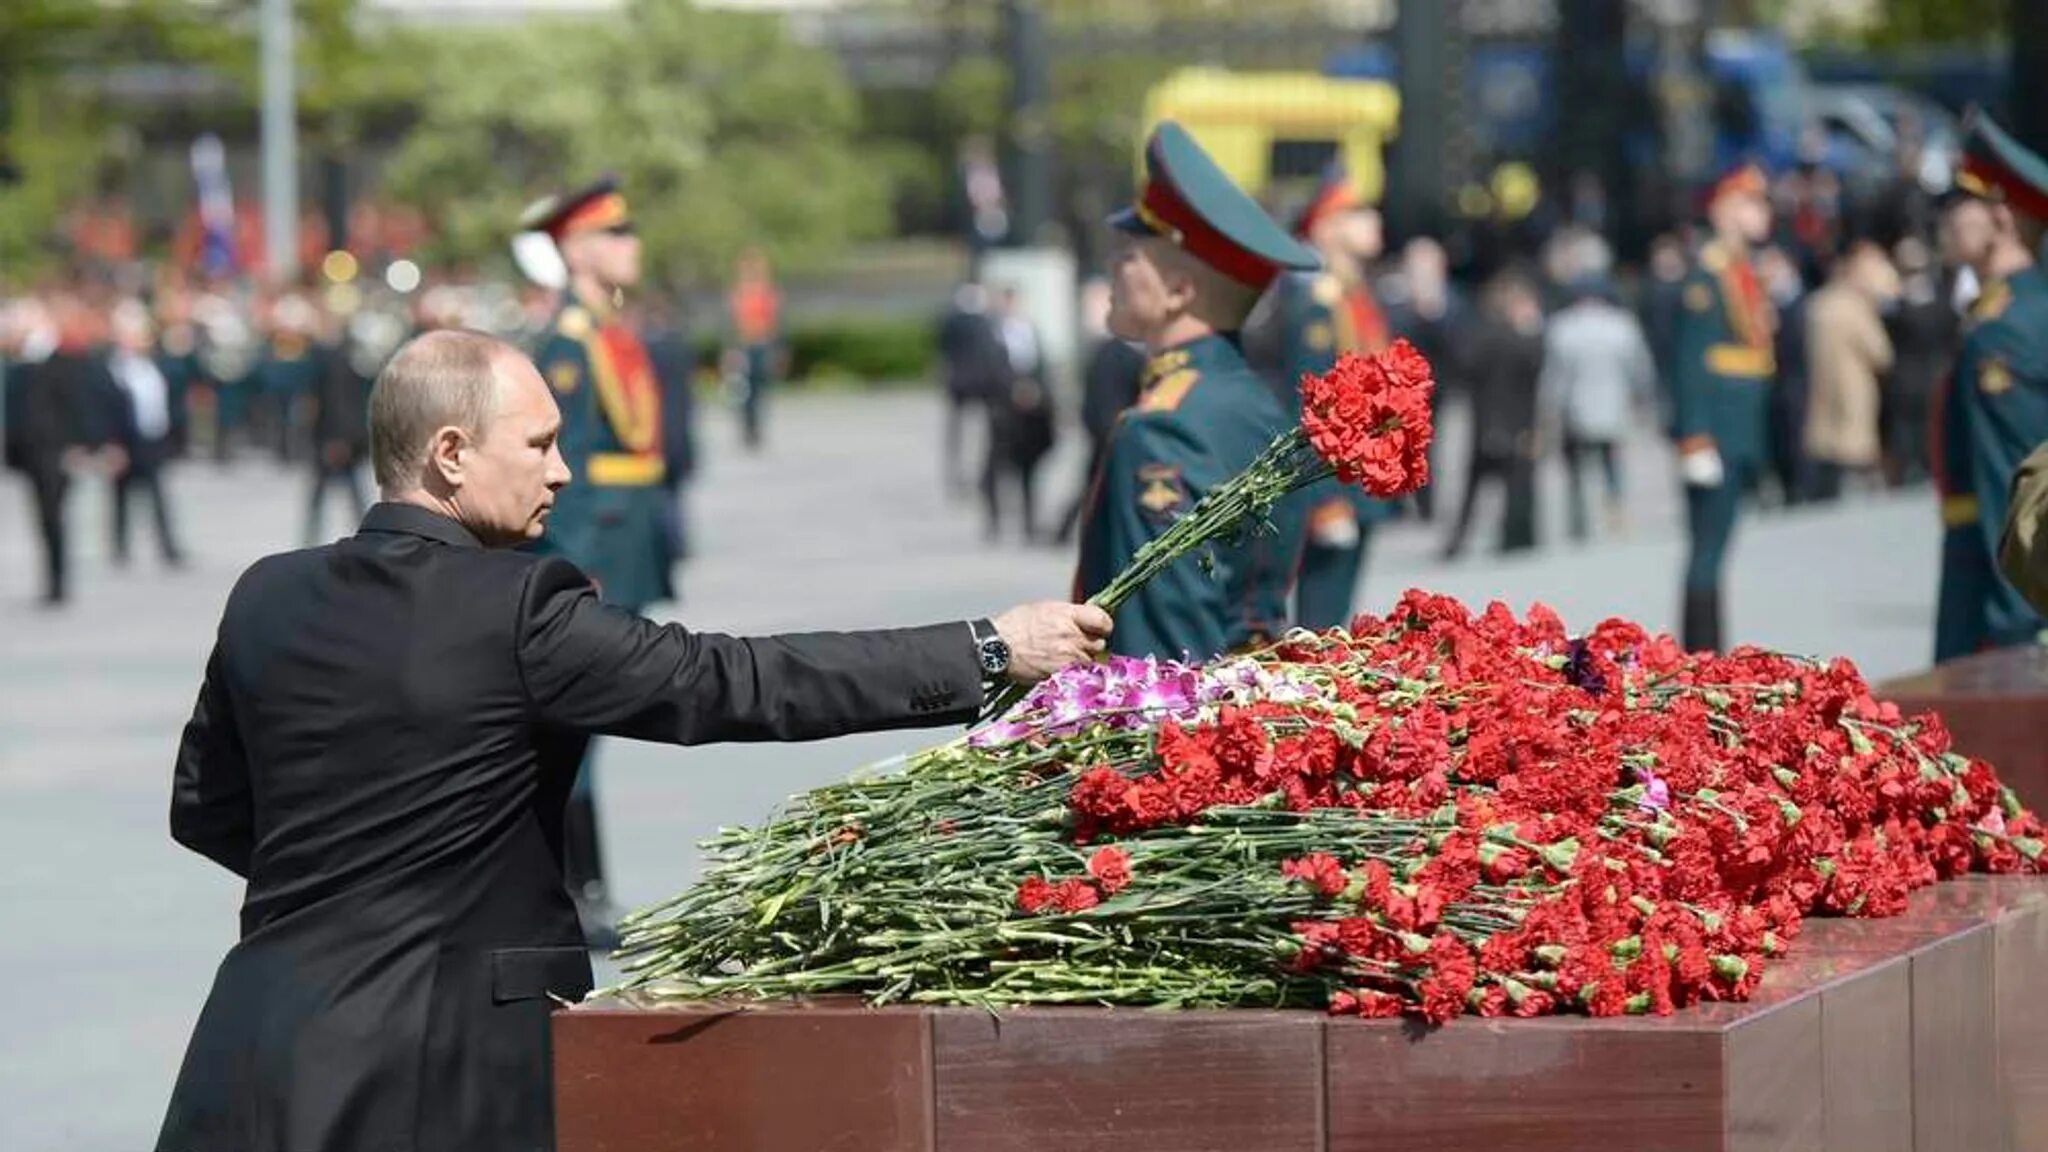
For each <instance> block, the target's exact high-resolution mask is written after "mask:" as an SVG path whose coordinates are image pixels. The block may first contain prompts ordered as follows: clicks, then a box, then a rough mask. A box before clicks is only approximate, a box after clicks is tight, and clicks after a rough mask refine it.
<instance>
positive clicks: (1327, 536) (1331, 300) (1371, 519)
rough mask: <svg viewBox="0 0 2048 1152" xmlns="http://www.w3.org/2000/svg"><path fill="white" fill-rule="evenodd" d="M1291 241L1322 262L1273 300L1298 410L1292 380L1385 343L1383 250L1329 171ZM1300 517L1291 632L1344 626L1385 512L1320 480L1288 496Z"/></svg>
mask: <svg viewBox="0 0 2048 1152" xmlns="http://www.w3.org/2000/svg"><path fill="white" fill-rule="evenodd" d="M1294 235H1295V237H1296V238H1297V239H1299V240H1303V241H1306V242H1307V243H1308V246H1309V247H1310V248H1312V249H1314V250H1315V252H1316V255H1318V256H1320V257H1321V258H1322V262H1323V266H1322V268H1321V269H1320V270H1318V271H1315V272H1304V273H1298V274H1294V275H1288V276H1283V277H1282V278H1281V279H1280V282H1279V289H1278V293H1277V294H1278V297H1279V301H1280V316H1281V324H1280V331H1281V336H1282V339H1281V347H1282V349H1283V354H1282V364H1283V366H1284V371H1283V372H1282V373H1281V376H1280V378H1281V380H1282V381H1283V382H1284V384H1285V388H1284V389H1283V391H1282V393H1281V397H1280V398H1281V403H1282V404H1284V405H1285V406H1286V407H1287V410H1288V411H1289V412H1293V413H1297V414H1298V413H1299V412H1300V410H1301V378H1302V377H1303V376H1304V375H1320V374H1322V373H1324V372H1328V371H1329V370H1330V368H1331V367H1332V366H1334V365H1335V364H1336V363H1337V359H1338V357H1340V356H1345V355H1370V354H1372V353H1375V352H1380V351H1383V350H1385V348H1386V347H1387V345H1388V344H1389V343H1391V334H1390V332H1389V331H1388V326H1387V316H1386V312H1385V311H1384V310H1383V309H1382V308H1381V307H1380V303H1379V300H1378V298H1377V297H1376V296H1375V295H1374V293H1373V289H1372V280H1371V272H1372V261H1373V260H1375V259H1377V258H1378V257H1379V255H1380V252H1381V251H1382V249H1383V247H1384V238H1383V233H1382V227H1381V222H1380V214H1379V212H1378V211H1377V210H1375V209H1374V208H1373V207H1372V206H1371V205H1370V204H1368V203H1367V202H1366V201H1365V197H1364V194H1363V193H1362V192H1360V190H1359V188H1358V186H1357V184H1355V183H1354V182H1353V181H1352V179H1351V176H1350V173H1348V172H1347V171H1345V169H1344V168H1343V166H1342V165H1341V164H1340V163H1333V164H1331V165H1330V166H1329V167H1328V168H1327V169H1325V171H1324V173H1323V178H1322V181H1321V182H1320V183H1319V185H1318V186H1317V188H1316V190H1315V192H1314V194H1313V195H1312V196H1311V197H1310V199H1309V202H1308V204H1307V205H1306V206H1305V207H1304V208H1303V209H1302V210H1301V212H1300V213H1299V214H1298V215H1297V216H1296V218H1295V222H1294ZM1292 499H1294V500H1297V501H1299V502H1300V503H1301V504H1302V505H1303V508H1304V510H1305V514H1306V517H1307V538H1306V541H1305V543H1304V544H1303V547H1302V559H1301V576H1300V579H1299V582H1298V583H1297V585H1296V587H1295V612H1294V618H1295V623H1296V624H1297V625H1299V626H1300V627H1303V628H1309V629H1313V630H1315V631H1318V632H1320V631H1322V630H1323V629H1326V628H1337V627H1343V626H1345V625H1348V624H1350V623H1351V609H1352V603H1353V601H1354V600H1355V599H1356V597H1357V594H1358V584H1359V581H1360V580H1361V579H1363V577H1364V574H1365V561H1366V557H1367V555H1368V553H1369V552H1370V549H1371V545H1372V531H1373V528H1374V526H1375V525H1377V524H1379V523H1380V522H1381V521H1383V520H1386V519H1388V518H1389V517H1391V516H1392V515H1393V512H1394V506H1393V505H1392V504H1390V503H1388V502H1386V501H1383V500H1375V499H1372V498H1371V497H1368V496H1366V495H1365V493H1364V492H1362V491H1360V490H1359V489H1357V488H1355V487H1351V486H1348V485H1343V484H1339V483H1337V482H1336V481H1335V480H1328V481H1325V482H1323V483H1320V484H1316V485H1313V486H1311V487H1310V488H1308V489H1307V490H1306V491H1304V492H1302V493H1300V494H1299V495H1297V496H1295V497H1292Z"/></svg>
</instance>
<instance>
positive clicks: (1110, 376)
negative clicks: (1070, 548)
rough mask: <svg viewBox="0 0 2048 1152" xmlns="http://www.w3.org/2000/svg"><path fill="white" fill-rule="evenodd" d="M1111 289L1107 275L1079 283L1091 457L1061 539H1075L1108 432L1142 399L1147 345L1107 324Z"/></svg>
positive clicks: (1084, 418) (1085, 427)
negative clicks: (1085, 341) (1085, 345)
mask: <svg viewBox="0 0 2048 1152" xmlns="http://www.w3.org/2000/svg"><path fill="white" fill-rule="evenodd" d="M1109 291H1110V289H1109V281H1107V280H1103V279H1101V278H1099V277H1098V278H1094V279H1091V280H1089V281H1088V283H1086V284H1084V285H1082V287H1081V328H1082V331H1084V332H1086V333H1087V335H1088V339H1089V341H1090V346H1089V349H1088V363H1087V365H1086V366H1085V367H1084V368H1083V369H1082V370H1081V429H1082V431H1083V432H1084V433H1085V434H1086V435H1087V437H1088V463H1087V466H1086V468H1085V469H1084V470H1083V471H1082V473H1081V484H1080V487H1079V488H1078V489H1077V490H1076V491H1075V493H1074V501H1073V503H1072V504H1071V505H1069V506H1068V508H1067V511H1066V512H1065V514H1063V515H1062V516H1061V517H1060V525H1059V531H1058V533H1057V535H1056V536H1055V541H1056V542H1057V543H1060V544H1065V543H1067V542H1069V541H1070V540H1072V539H1073V536H1074V529H1075V527H1076V526H1077V525H1079V524H1080V522H1081V512H1082V510H1083V509H1084V508H1086V507H1087V504H1088V493H1089V490H1090V489H1091V488H1092V487H1094V485H1095V483H1096V481H1097V477H1098V476H1099V474H1100V473H1101V471H1102V459H1103V453H1105V452H1106V451H1107V450H1108V449H1109V437H1110V433H1111V432H1113V431H1115V429H1116V422H1117V418H1118V417H1120V416H1122V415H1123V414H1124V409H1126V408H1129V407H1130V406H1131V405H1133V404H1135V403H1137V402H1138V386H1139V384H1140V383H1141V382H1142V381H1143V379H1144V375H1145V350H1144V349H1143V348H1140V347H1138V346H1137V345H1135V344H1133V343H1131V342H1130V341H1128V340H1124V339H1121V338H1119V337H1118V336H1116V335H1115V334H1114V333H1112V332H1111V331H1110V330H1109Z"/></svg>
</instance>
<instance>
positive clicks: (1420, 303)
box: [1385, 236, 1466, 524]
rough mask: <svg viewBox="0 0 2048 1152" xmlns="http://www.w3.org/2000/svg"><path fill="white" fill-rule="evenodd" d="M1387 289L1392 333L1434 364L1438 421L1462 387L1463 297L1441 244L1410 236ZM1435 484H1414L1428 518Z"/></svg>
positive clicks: (1432, 406)
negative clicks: (1397, 271) (1388, 289)
mask: <svg viewBox="0 0 2048 1152" xmlns="http://www.w3.org/2000/svg"><path fill="white" fill-rule="evenodd" d="M1385 283H1386V284H1387V286H1388V287H1389V288H1390V289H1391V291H1390V292H1389V293H1388V299H1387V322H1388V323H1389V324H1390V325H1391V326H1392V328H1393V331H1394V335H1396V336H1399V337H1402V338H1403V339H1405V340H1407V341H1408V342H1409V343H1410V344H1413V345H1414V346H1415V350H1416V351H1417V352H1420V353H1422V356H1423V359H1425V360H1428V361H1429V363H1430V367H1432V368H1434V369H1435V370H1436V388H1435V389H1433V390H1432V391H1431V392H1430V394H1429V415H1430V419H1431V420H1432V421H1434V422H1436V423H1437V424H1438V426H1439V427H1441V424H1442V420H1443V412H1444V401H1445V400H1446V399H1448V398H1449V397H1452V396H1456V395H1459V394H1460V393H1461V392H1463V391H1464V387H1465V384H1464V381H1462V380H1460V379H1459V378H1458V376H1457V372H1458V366H1459V361H1460V359H1461V358H1460V356H1459V355H1458V351H1457V348H1458V342H1459V340H1460V339H1462V338H1463V336H1464V333H1465V325H1466V304H1465V300H1464V297H1463V296H1461V295H1460V294H1459V292H1458V288H1457V286H1456V285H1455V284H1452V283H1451V279H1450V268H1449V263H1448V257H1447V256H1446V255H1445V253H1444V246H1443V245H1442V244H1439V243H1438V242H1437V241H1435V240H1434V239H1431V238H1429V237H1427V236H1418V237H1416V238H1415V239H1413V240H1410V241H1409V242H1408V243H1407V244H1406V245H1405V246H1403V248H1402V249H1401V271H1400V273H1399V275H1396V276H1390V277H1388V278H1387V280H1386V282H1385ZM1441 442H1442V441H1441V439H1440V438H1433V439H1431V440H1430V442H1429V454H1428V459H1429V471H1430V475H1431V476H1432V477H1434V476H1435V475H1436V467H1437V464H1436V462H1437V448H1438V445H1439V444H1440V443H1441ZM1436 493H1437V486H1436V484H1435V483H1434V481H1432V482H1431V483H1428V484H1424V485H1423V486H1422V487H1420V488H1418V489H1416V490H1415V511H1416V513H1417V515H1418V516H1419V517H1420V518H1421V520H1422V522H1423V523H1425V524H1427V523H1431V522H1433V521H1434V520H1435V519H1436Z"/></svg>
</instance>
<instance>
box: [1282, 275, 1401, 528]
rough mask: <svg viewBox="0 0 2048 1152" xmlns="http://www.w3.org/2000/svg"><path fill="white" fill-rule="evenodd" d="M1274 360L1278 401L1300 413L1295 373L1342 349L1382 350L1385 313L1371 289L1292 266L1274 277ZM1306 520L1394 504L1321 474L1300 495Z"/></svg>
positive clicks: (1330, 359)
mask: <svg viewBox="0 0 2048 1152" xmlns="http://www.w3.org/2000/svg"><path fill="white" fill-rule="evenodd" d="M1280 315H1281V322H1280V329H1281V336H1280V364H1281V379H1282V382H1283V383H1284V384H1285V386H1286V387H1285V391H1284V392H1283V394H1282V397H1281V400H1282V403H1283V404H1284V405H1285V406H1286V409H1287V411H1288V412H1289V413H1290V414H1293V415H1294V416H1296V417H1297V418H1298V417H1299V416H1300V413H1301V378H1302V376H1304V375H1306V374H1308V373H1315V374H1317V375H1320V374H1322V373H1324V372H1328V371H1329V370H1330V369H1331V368H1332V367H1334V366H1335V365H1336V363H1337V357H1339V356H1341V355H1343V354H1344V353H1346V352H1353V353H1360V354H1366V353H1372V352H1379V351H1383V350H1384V349H1385V348H1386V347H1387V345H1388V344H1389V343H1390V342H1391V341H1390V339H1389V335H1388V329H1387V321H1386V316H1385V314H1384V313H1383V312H1382V311H1381V310H1380V306H1379V302H1378V301H1376V300H1374V299H1373V296H1372V290H1371V289H1370V288H1368V287H1367V286H1366V285H1365V284H1363V283H1348V284H1347V283H1346V282H1344V281H1343V280H1341V279H1339V278H1338V277H1336V276H1333V275H1330V274H1329V273H1327V272H1305V273H1304V272H1297V273H1293V274H1290V275H1289V276H1287V277H1286V278H1285V279H1284V280H1282V281H1281V282H1280ZM1301 499H1302V501H1303V502H1304V503H1305V504H1306V505H1307V508H1308V516H1309V518H1310V520H1311V521H1317V520H1320V519H1321V518H1322V517H1324V516H1329V515H1343V514H1344V513H1345V511H1346V510H1347V509H1348V510H1349V512H1350V514H1351V515H1352V516H1354V517H1356V518H1357V519H1358V521H1359V522H1361V523H1365V524H1372V523H1376V522H1378V521H1381V520H1385V519H1387V518H1388V517H1390V516H1392V515H1393V514H1394V505H1393V504H1391V503H1389V502H1387V501H1385V500H1375V499H1373V498H1372V497H1371V496H1368V495H1366V494H1365V492H1364V491H1363V490H1362V489H1359V488H1356V487H1353V486H1351V485H1347V484H1339V483H1337V482H1336V481H1335V480H1326V481H1324V482H1322V483H1320V484H1317V485H1315V486H1313V487H1311V488H1309V489H1308V490H1307V491H1306V492H1304V493H1302V495H1301Z"/></svg>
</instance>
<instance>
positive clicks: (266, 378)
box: [254, 292, 323, 464]
mask: <svg viewBox="0 0 2048 1152" xmlns="http://www.w3.org/2000/svg"><path fill="white" fill-rule="evenodd" d="M322 322H323V317H322V316H321V313H320V309H319V306H318V305H316V304H314V303H313V302H312V301H311V300H309V299H307V298H306V297H305V296H302V295H300V294H299V293H297V292H286V293H284V294H283V295H281V296H279V297H278V298H277V301H276V302H275V303H274V304H273V305H272V306H271V308H270V312H269V322H268V333H267V337H266V339H265V341H264V345H263V356H262V359H261V360H259V361H258V362H257V364H256V369H255V375H254V384H255V389H254V392H255V399H256V401H257V403H258V404H259V405H260V407H259V408H258V409H257V411H258V412H259V413H260V414H261V419H262V427H263V431H264V433H265V434H266V437H267V439H268V440H269V441H270V445H271V448H272V450H273V451H275V452H276V453H277V458H278V460H280V461H281V462H283V463H286V464H291V463H295V462H296V461H297V460H298V459H299V456H300V453H301V452H302V451H304V449H305V447H306V440H307V437H306V432H307V430H308V428H309V427H310V421H309V420H308V411H307V410H308V408H309V407H310V405H311V400H312V396H313V389H314V384H315V382H316V381H317V380H318V378H319V375H320V355H319V349H318V348H317V347H316V346H315V345H316V343H317V341H318V340H319V334H320V329H321V327H322Z"/></svg>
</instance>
